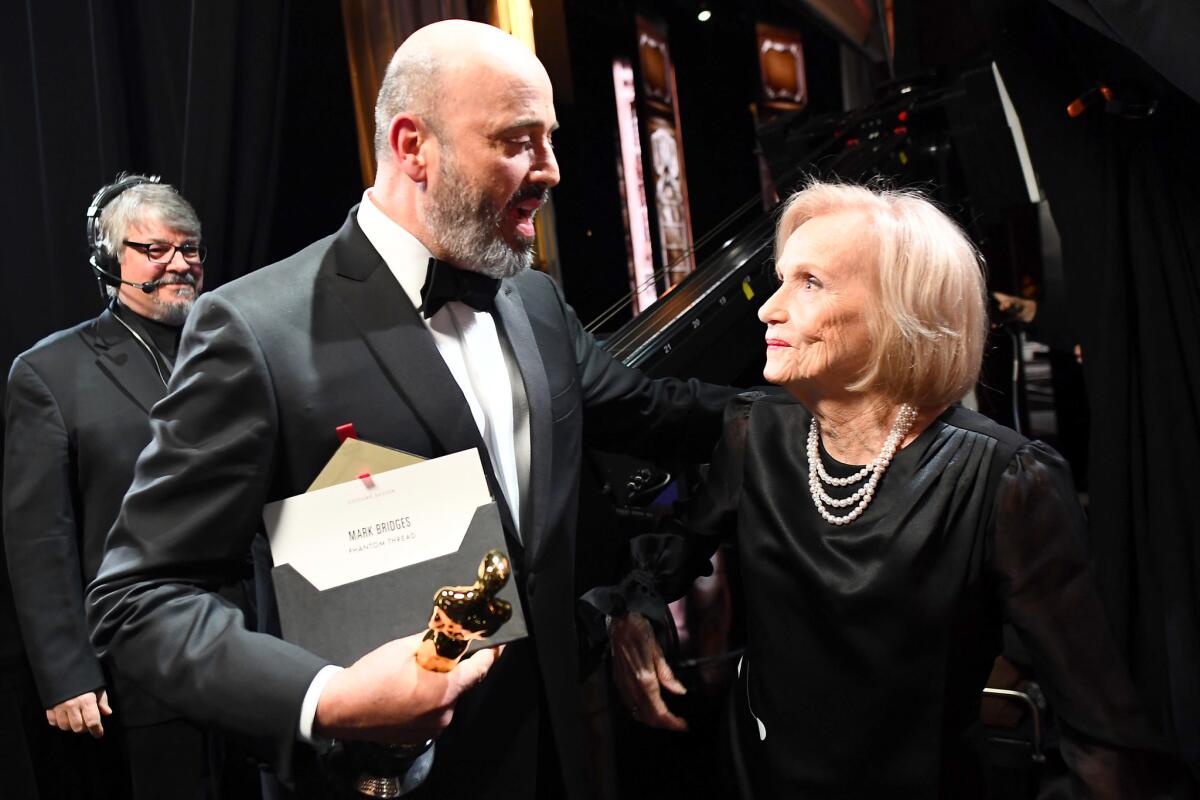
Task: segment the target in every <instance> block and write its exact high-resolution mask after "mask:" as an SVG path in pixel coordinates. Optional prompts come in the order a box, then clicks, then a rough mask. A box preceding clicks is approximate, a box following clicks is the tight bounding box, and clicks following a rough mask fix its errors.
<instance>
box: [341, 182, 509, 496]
mask: <svg viewBox="0 0 1200 800" xmlns="http://www.w3.org/2000/svg"><path fill="white" fill-rule="evenodd" d="M357 212H358V207H357V206H355V208H354V209H353V210H352V211H351V212H350V217H349V218H348V219H347V220H346V224H345V225H343V226H342V229H341V231H339V232H338V235H337V239H336V241H335V242H334V245H333V247H331V248H330V250H329V256H328V258H330V259H332V261H333V263H332V264H331V265H330V266H331V267H332V272H333V274H332V275H331V277H330V283H331V285H332V288H333V292H334V296H335V297H336V298H337V299H338V301H339V303H340V304H341V305H342V307H343V308H344V309H345V311H346V314H347V315H348V316H349V318H350V320H351V321H352V322H353V324H354V325H355V326H356V327H357V328H358V330H359V332H360V333H361V334H362V337H363V339H364V340H366V343H367V347H368V348H369V349H370V351H371V354H372V355H373V356H374V357H375V360H376V361H377V362H378V363H379V366H380V368H381V369H382V370H383V372H384V374H386V375H387V377H388V380H389V381H390V382H391V384H392V386H393V387H394V388H395V390H396V393H397V394H399V395H400V396H401V397H402V398H403V399H404V401H405V402H406V403H408V405H409V406H410V407H411V408H412V409H413V411H414V412H415V413H416V415H417V417H418V418H419V419H420V421H421V423H422V424H423V425H424V426H425V429H426V431H427V433H428V434H429V437H430V439H431V440H433V441H435V442H437V443H438V444H439V445H440V447H441V451H442V452H441V453H439V455H444V454H447V453H456V452H458V451H460V450H467V449H470V448H476V447H479V448H482V447H483V440H482V439H481V438H480V436H479V429H478V428H477V427H476V426H475V420H474V418H473V417H472V416H471V409H470V407H469V406H468V405H467V401H466V399H465V398H464V397H463V394H462V390H461V389H459V387H458V384H457V383H456V382H455V380H454V376H453V375H451V374H450V370H449V369H448V368H447V367H446V362H445V361H443V360H442V357H441V354H439V353H438V351H437V347H436V346H435V345H434V343H433V337H431V336H430V335H429V331H428V330H426V328H425V326H424V324H423V323H422V322H421V319H420V317H418V316H417V312H416V309H414V308H413V307H412V302H411V301H409V299H408V296H407V295H405V294H404V290H403V289H401V288H400V283H399V282H398V281H397V280H396V277H395V276H394V275H393V274H392V272H391V270H389V269H388V268H387V265H386V264H385V263H384V262H383V258H382V257H381V256H380V255H379V253H378V252H377V251H376V250H375V248H374V247H372V246H371V243H370V242H369V241H368V240H367V237H366V236H365V235H364V234H363V232H362V229H361V228H359V227H358V221H357ZM481 452H485V451H482V450H481ZM483 461H484V469H485V471H487V472H488V473H489V474H490V472H491V465H490V464H488V463H487V459H486V458H485V459H483Z"/></svg>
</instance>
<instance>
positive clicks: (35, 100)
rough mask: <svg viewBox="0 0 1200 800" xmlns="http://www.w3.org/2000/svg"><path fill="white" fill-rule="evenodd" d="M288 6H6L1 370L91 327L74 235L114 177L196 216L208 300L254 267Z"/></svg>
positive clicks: (267, 1) (267, 191)
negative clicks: (163, 195) (159, 181)
mask: <svg viewBox="0 0 1200 800" xmlns="http://www.w3.org/2000/svg"><path fill="white" fill-rule="evenodd" d="M287 22H288V4H287V3H286V2H285V1H284V0H255V2H254V3H238V2H214V1H213V0H206V2H198V1H193V2H186V1H178V2H161V0H125V1H124V2H115V1H113V0H109V1H108V2H105V0H62V1H61V2H42V0H38V2H34V0H14V1H10V2H8V3H5V4H4V6H3V10H2V11H0V65H2V66H0V70H2V71H0V75H3V80H2V81H0V92H2V94H0V110H2V111H0V113H2V114H3V124H2V125H0V141H2V142H3V151H2V152H0V164H2V165H3V166H2V169H3V177H4V187H5V190H4V192H3V206H2V207H0V218H2V219H4V220H5V236H4V241H5V243H6V247H5V251H6V252H5V263H4V268H3V270H0V337H2V339H0V364H3V365H4V366H5V369H6V370H7V365H8V364H9V363H11V361H12V359H13V357H14V356H15V355H16V354H17V353H19V352H20V351H21V350H23V349H25V348H27V347H29V346H30V345H32V344H33V343H34V342H35V341H37V339H39V338H40V337H42V336H44V335H46V334H48V333H50V332H51V331H54V330H57V329H60V328H63V327H66V326H68V325H71V324H74V323H76V322H79V321H81V320H83V319H86V318H88V317H90V316H94V315H95V314H96V312H97V311H98V310H99V308H100V300H99V297H98V294H97V292H96V290H95V288H94V281H91V280H90V278H89V271H88V267H87V264H86V256H87V247H86V241H85V236H84V218H85V212H86V209H87V206H88V203H89V201H90V198H91V195H92V193H93V192H94V191H95V190H96V189H97V188H99V187H100V186H101V185H102V184H104V183H106V182H108V181H110V180H112V178H113V176H114V175H116V173H117V172H118V171H120V170H132V171H137V172H145V173H155V174H161V175H162V177H163V180H165V181H167V182H169V183H172V184H174V185H175V186H177V187H178V188H179V189H180V191H182V192H183V194H184V196H185V197H187V198H188V199H189V200H190V201H191V203H192V204H193V205H194V206H195V207H196V210H197V212H198V213H199V215H200V219H201V222H202V223H203V226H204V237H205V239H206V240H207V241H208V242H210V243H211V252H210V255H209V261H208V263H207V264H206V283H207V284H208V285H209V286H210V287H212V286H216V285H219V284H221V283H224V282H226V281H227V280H229V279H231V278H233V277H236V276H238V275H240V274H242V273H244V272H247V271H248V270H249V269H250V268H252V267H253V266H258V265H261V264H262V263H263V260H264V258H265V255H266V247H267V242H268V239H269V236H270V233H271V231H270V228H271V224H270V223H271V220H272V214H273V201H274V196H275V182H276V174H277V171H278V164H277V156H276V154H277V153H278V152H279V147H278V143H279V139H280V133H281V121H282V111H283V96H284V86H285V82H284V77H285V64H286V58H287V47H286V44H287V37H286V33H287Z"/></svg>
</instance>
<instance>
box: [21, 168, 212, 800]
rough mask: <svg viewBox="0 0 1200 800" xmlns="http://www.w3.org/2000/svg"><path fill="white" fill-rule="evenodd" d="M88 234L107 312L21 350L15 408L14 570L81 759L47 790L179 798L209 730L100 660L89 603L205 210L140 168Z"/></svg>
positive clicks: (50, 686)
mask: <svg viewBox="0 0 1200 800" xmlns="http://www.w3.org/2000/svg"><path fill="white" fill-rule="evenodd" d="M88 239H89V245H90V246H91V247H92V259H91V263H92V270H93V272H94V274H95V276H96V278H97V279H98V281H99V285H100V288H101V293H102V296H103V297H104V300H105V303H106V307H105V309H104V311H102V312H101V313H100V315H99V316H98V317H96V318H94V319H90V320H88V321H87V322H83V323H81V324H79V325H76V326H75V327H73V328H69V329H67V330H63V331H59V332H57V333H54V334H52V335H50V336H48V337H47V338H45V339H43V340H42V341H40V342H38V343H37V344H36V345H34V346H33V347H32V348H31V349H29V350H28V351H26V352H24V353H22V354H21V355H20V356H18V357H17V358H16V360H15V361H14V362H13V365H12V370H11V372H10V373H9V379H8V393H7V398H6V403H5V406H6V407H5V424H6V432H7V435H6V436H5V448H4V459H5V461H4V475H5V479H4V545H5V548H6V550H7V554H8V569H9V572H10V574H11V577H12V586H13V594H14V599H15V602H16V607H17V614H18V619H19V622H20V628H21V635H22V638H23V639H24V641H25V645H26V649H27V651H28V654H29V661H30V666H31V667H32V670H33V674H34V678H35V680H36V683H37V689H38V694H39V695H40V697H41V701H42V705H43V706H44V708H45V709H46V721H47V722H48V723H49V724H50V725H51V726H53V727H54V728H57V729H59V730H60V731H63V732H64V733H62V734H55V736H56V737H64V738H63V740H60V741H59V742H57V743H56V745H57V748H56V749H58V750H59V751H60V752H62V753H64V754H65V757H66V758H67V759H69V760H70V761H72V762H74V763H72V764H70V765H69V766H70V767H72V768H73V769H71V770H69V772H70V773H73V774H71V775H70V776H60V777H61V779H62V780H64V781H65V783H64V785H62V786H57V787H42V791H43V796H52V795H53V796H56V797H57V796H60V795H61V796H67V795H75V794H76V793H79V794H82V795H84V796H93V795H96V796H116V797H124V796H133V797H137V798H142V797H166V796H177V795H175V794H174V792H175V791H176V789H178V787H188V789H189V791H190V789H191V787H196V786H200V785H202V783H203V777H202V776H203V773H204V772H205V771H206V769H207V767H206V763H207V756H206V745H205V742H204V734H203V732H202V731H201V730H200V729H199V728H196V727H194V726H192V725H190V724H188V723H186V722H184V721H182V720H181V719H179V718H178V714H176V713H175V712H173V711H171V710H170V709H168V708H167V707H166V706H163V705H161V704H160V703H158V702H157V701H156V700H155V699H154V698H152V697H150V696H149V695H148V694H145V693H144V692H140V691H138V690H137V688H136V687H134V686H131V685H128V684H127V683H125V682H123V681H122V680H121V676H120V675H119V674H116V675H114V674H113V672H112V669H111V665H107V664H102V663H101V662H100V660H99V659H97V657H96V655H95V654H94V653H93V651H92V647H91V644H90V642H89V641H88V631H87V626H86V624H85V621H84V609H83V596H84V590H85V588H86V586H87V584H88V582H89V581H90V580H91V579H92V578H93V577H94V576H95V574H96V570H97V568H98V567H99V566H100V558H101V553H102V552H103V548H104V539H105V537H106V535H107V533H108V529H109V528H110V527H112V523H113V521H114V519H115V518H116V516H117V512H118V510H119V509H120V507H121V500H122V498H123V497H124V495H125V492H126V490H127V489H128V488H129V483H130V481H131V480H132V476H133V465H134V461H135V460H136V459H137V456H138V453H140V452H141V450H142V448H143V447H144V446H145V445H146V443H147V442H148V441H149V440H150V426H149V421H148V414H149V411H150V408H151V406H153V405H154V403H156V402H157V401H158V400H159V399H160V398H161V397H163V395H165V394H166V384H167V379H168V378H169V377H170V373H171V369H172V367H173V366H174V361H175V352H176V347H177V343H178V339H179V331H180V328H181V326H182V325H183V322H184V320H185V319H186V318H187V315H188V312H189V311H190V310H191V307H192V303H193V302H194V301H195V299H196V296H197V294H199V292H200V290H201V288H202V286H203V282H204V266H203V262H204V256H205V248H204V245H203V244H202V243H201V240H200V220H199V219H198V218H197V216H196V212H195V210H194V209H193V208H192V206H191V205H190V204H189V203H188V202H187V201H186V200H185V199H184V198H183V197H182V196H181V195H180V194H179V192H178V191H176V190H175V189H174V188H173V187H171V186H168V185H166V184H162V183H159V182H158V179H157V178H150V177H145V176H141V175H133V176H123V177H120V178H118V180H117V181H116V182H114V183H113V184H110V185H108V186H105V187H103V188H102V189H100V191H99V192H97V193H96V196H95V198H94V200H93V202H92V207H91V208H90V209H89V211H88ZM114 733H115V734H116V735H115V736H114ZM68 736H69V737H74V741H65V737H68ZM75 781H78V783H76V784H75V785H71V783H72V782H75ZM172 787H175V788H172Z"/></svg>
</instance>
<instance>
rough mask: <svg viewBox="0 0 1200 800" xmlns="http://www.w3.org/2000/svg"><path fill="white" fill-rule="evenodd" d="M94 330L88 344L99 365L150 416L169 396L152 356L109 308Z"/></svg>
mask: <svg viewBox="0 0 1200 800" xmlns="http://www.w3.org/2000/svg"><path fill="white" fill-rule="evenodd" d="M93 330H94V332H95V337H94V338H92V340H91V341H90V342H89V345H90V346H91V348H92V351H93V352H95V353H96V366H97V367H98V368H99V369H100V371H101V372H103V373H104V374H105V375H107V376H108V378H109V379H110V380H111V381H112V382H113V383H114V384H116V386H117V388H118V389H119V390H120V391H121V392H122V393H123V394H125V395H126V396H127V397H128V398H129V399H130V400H131V401H132V402H133V403H135V404H136V405H137V406H138V407H139V408H141V409H142V410H143V411H145V412H146V413H147V414H149V413H150V408H151V407H152V406H153V405H154V404H155V403H157V402H158V401H159V400H161V399H162V398H163V396H164V395H165V394H166V393H167V389H166V387H165V386H163V384H162V380H161V379H159V377H158V373H157V372H155V370H154V366H153V365H152V364H151V363H150V360H149V359H150V354H149V353H147V352H146V351H145V348H143V347H142V345H141V343H139V342H138V341H137V340H136V339H134V338H133V336H131V335H130V334H129V331H128V330H127V329H126V328H125V327H124V326H123V325H122V324H121V323H120V321H118V320H117V319H115V318H114V317H113V313H112V311H110V310H108V309H105V310H104V312H103V313H102V314H100V316H99V317H97V318H96V325H95V327H94V328H93Z"/></svg>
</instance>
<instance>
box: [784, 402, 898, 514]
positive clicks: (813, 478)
mask: <svg viewBox="0 0 1200 800" xmlns="http://www.w3.org/2000/svg"><path fill="white" fill-rule="evenodd" d="M916 421H917V409H916V408H914V407H913V406H911V405H909V404H908V403H903V404H901V406H900V410H899V411H898V412H896V421H895V422H894V423H893V424H892V430H891V432H890V433H889V434H888V437H887V439H886V440H885V441H884V443H883V449H882V450H880V451H879V455H877V456H875V458H873V459H871V462H870V463H869V464H866V465H865V466H864V467H863V468H862V469H860V470H859V471H858V472H856V473H854V474H853V475H851V476H850V477H848V478H834V477H832V476H831V475H830V474H829V473H827V472H826V471H825V465H823V464H822V463H821V456H820V455H819V454H818V452H817V443H818V441H819V440H820V436H821V433H820V430H821V424H820V423H819V422H817V418H816V417H813V419H812V424H811V425H809V426H808V490H809V492H810V493H811V494H812V499H813V503H814V504H815V505H816V507H817V513H818V514H820V515H821V516H822V517H824V518H825V521H826V522H828V523H830V524H831V525H849V524H850V523H851V522H854V520H856V519H858V518H859V517H861V516H862V514H863V512H864V511H866V510H867V506H868V505H870V504H871V500H872V499H873V498H874V497H875V487H876V486H878V485H879V479H880V478H881V477H883V473H884V470H886V469H887V468H888V464H890V463H891V462H892V458H893V457H894V456H895V455H896V451H897V450H898V449H899V448H900V443H901V442H903V441H904V437H905V436H907V435H908V432H909V431H910V430H912V426H913V423H914V422H916ZM868 475H870V476H871V477H870V478H868V479H867V482H866V483H864V484H863V485H862V486H860V487H859V488H858V490H857V491H855V492H854V494H852V495H850V496H849V497H843V498H841V499H838V498H834V497H830V496H829V495H828V494H826V493H825V488H824V487H823V486H822V485H821V483H822V482H824V483H827V484H829V485H830V486H851V485H853V484H855V483H858V482H859V481H861V480H862V479H863V478H866V477H867V476H868ZM855 503H857V505H855V506H854V508H853V509H851V510H850V511H849V512H848V513H847V514H846V515H845V516H841V517H838V516H834V514H833V513H832V512H830V511H829V509H827V508H826V506H832V507H833V508H845V507H846V506H849V505H852V504H855Z"/></svg>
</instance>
